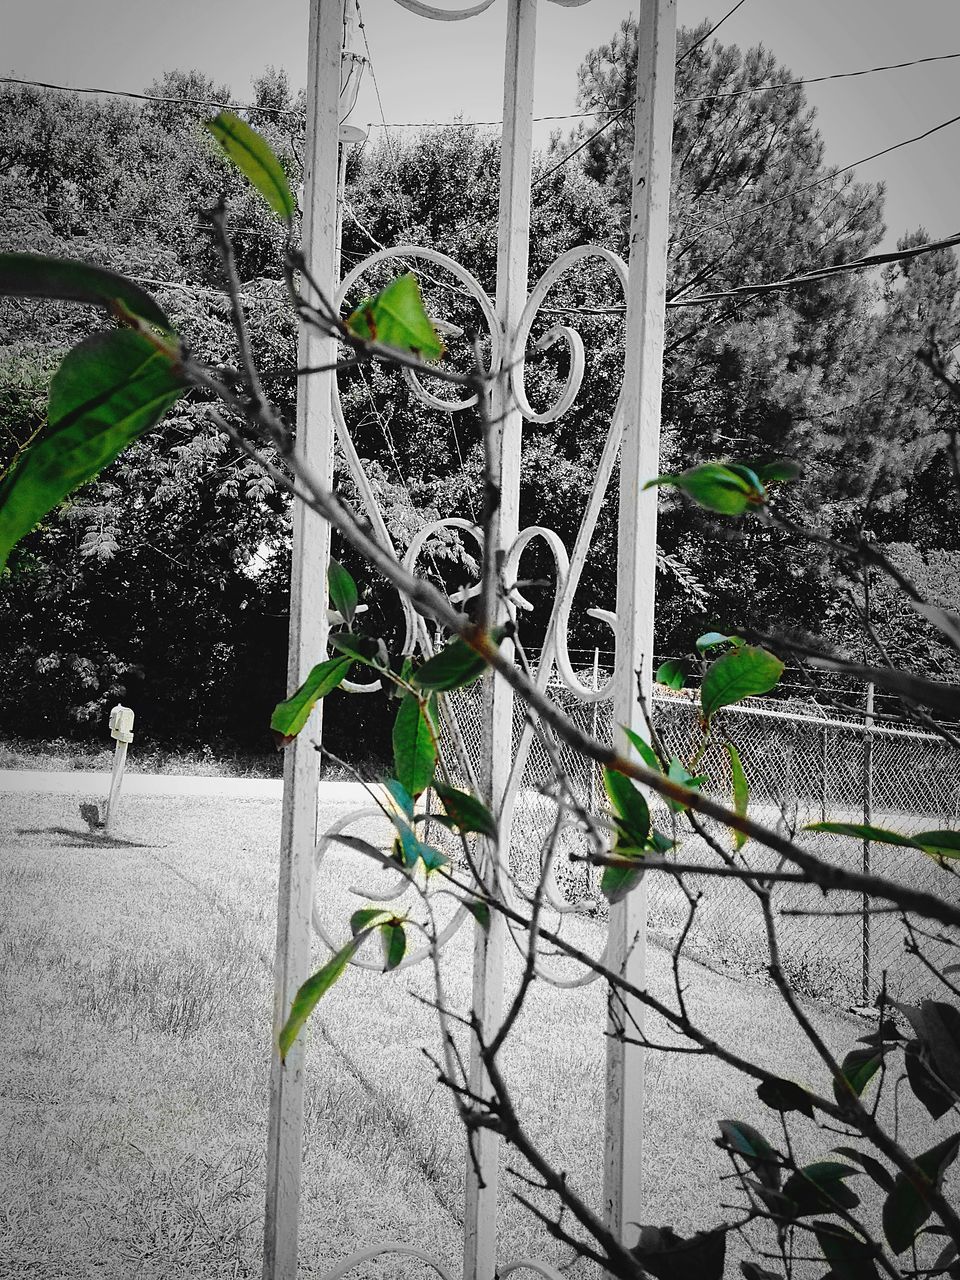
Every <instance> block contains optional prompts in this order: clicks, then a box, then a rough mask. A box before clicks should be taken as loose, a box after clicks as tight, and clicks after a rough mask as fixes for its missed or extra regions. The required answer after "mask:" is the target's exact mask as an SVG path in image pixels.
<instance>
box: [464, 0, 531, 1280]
mask: <svg viewBox="0 0 960 1280" xmlns="http://www.w3.org/2000/svg"><path fill="white" fill-rule="evenodd" d="M536 36H537V0H509V4H508V6H507V38H506V49H505V55H504V92H503V133H502V140H501V151H500V218H499V229H498V245H497V318H498V320H499V322H500V325H501V329H502V332H503V336H504V345H503V350H504V368H503V370H502V371H501V372H502V376H501V377H500V378H498V379H497V381H496V383H495V387H494V392H493V395H492V397H491V411H492V414H493V419H494V423H495V432H496V439H497V444H498V446H499V455H500V482H501V490H500V507H499V511H498V515H497V520H496V527H495V530H494V539H493V541H494V545H493V546H492V547H488V548H486V553H487V555H497V556H498V559H499V558H500V554H501V553H503V552H504V551H506V550H507V549H508V548H509V547H510V545H511V544H512V543H513V541H514V539H515V538H516V536H517V531H518V526H519V519H520V447H521V437H522V430H523V418H522V416H521V414H520V411H519V409H518V408H517V406H516V403H515V401H514V399H513V396H512V394H511V391H510V380H509V363H510V361H511V360H515V359H517V357H518V356H519V355H520V354H521V353H519V352H517V351H514V350H513V346H514V341H515V338H516V334H517V330H518V328H519V324H520V317H521V315H522V314H523V308H524V306H525V305H526V301H527V267H528V259H529V241H530V178H531V172H532V157H533V72H534V61H535V56H536ZM485 683H486V687H485V698H484V703H485V715H484V744H483V745H484V759H483V766H484V767H483V777H484V783H485V786H486V790H487V796H488V799H489V802H490V805H491V810H492V812H493V813H497V814H501V812H502V808H503V799H504V796H505V794H506V789H507V782H508V779H509V776H510V766H511V764H512V761H513V692H512V690H511V689H510V686H509V685H508V684H507V683H506V681H504V680H503V679H502V678H501V677H500V676H494V675H493V674H492V673H491V674H490V675H488V676H487V677H486V682H485ZM503 816H504V817H506V819H507V820H506V821H501V840H500V847H499V853H498V856H499V857H500V858H501V859H505V858H508V857H509V841H510V831H509V815H503ZM503 944H504V930H503V917H502V916H500V915H499V914H498V913H497V912H494V913H493V917H492V920H491V927H490V929H489V930H488V931H484V930H483V929H481V928H479V927H478V928H477V931H476V942H475V949H474V973H473V1001H474V1004H473V1007H474V1013H475V1014H476V1016H477V1018H478V1019H479V1021H480V1026H481V1029H482V1032H483V1034H484V1035H485V1036H486V1037H487V1038H489V1037H490V1036H491V1035H492V1034H493V1033H494V1032H495V1031H496V1028H497V1026H498V1025H499V1023H500V1019H501V1017H502V1012H503ZM470 1077H471V1088H472V1089H473V1090H474V1091H475V1092H478V1091H484V1089H485V1087H486V1084H485V1073H484V1071H483V1067H482V1064H481V1062H480V1059H479V1055H478V1052H477V1047H476V1044H473V1045H472V1046H471V1060H470ZM499 1146H500V1144H499V1139H498V1137H497V1135H496V1134H494V1133H492V1132H490V1130H488V1129H480V1130H478V1131H477V1132H476V1133H475V1134H474V1136H473V1146H472V1149H471V1151H470V1152H468V1159H467V1172H466V1201H465V1206H464V1255H463V1276H464V1280H494V1277H495V1275H496V1268H497V1182H498V1175H499V1160H500V1151H499Z"/></svg>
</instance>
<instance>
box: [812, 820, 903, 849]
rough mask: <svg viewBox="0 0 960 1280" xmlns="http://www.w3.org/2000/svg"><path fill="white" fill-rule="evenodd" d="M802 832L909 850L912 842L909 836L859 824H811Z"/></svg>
mask: <svg viewBox="0 0 960 1280" xmlns="http://www.w3.org/2000/svg"><path fill="white" fill-rule="evenodd" d="M804 831H823V832H826V833H827V834H828V835H833V836H852V837H854V838H855V839H857V840H870V841H871V842H873V843H874V844H895V845H902V846H904V848H911V847H912V846H913V841H912V840H911V839H910V838H909V836H902V835H900V833H899V832H898V831H887V830H886V829H885V828H884V827H871V826H868V825H864V824H862V823H859V822H811V823H810V824H809V825H808V826H805V827H804Z"/></svg>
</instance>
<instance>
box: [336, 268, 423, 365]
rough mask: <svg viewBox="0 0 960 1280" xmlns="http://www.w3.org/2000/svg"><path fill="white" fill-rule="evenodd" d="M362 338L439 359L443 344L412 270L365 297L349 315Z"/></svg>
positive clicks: (348, 325)
mask: <svg viewBox="0 0 960 1280" xmlns="http://www.w3.org/2000/svg"><path fill="white" fill-rule="evenodd" d="M347 328H348V329H350V330H351V331H352V332H353V333H354V334H356V336H357V337H358V338H364V339H365V340H366V341H368V342H379V343H381V344H382V345H383V346H386V347H396V348H397V350H398V351H410V352H412V353H413V354H414V355H417V356H421V357H422V358H423V359H424V360H439V359H440V357H441V356H442V355H443V343H442V342H441V341H440V339H439V337H438V336H437V331H436V329H434V327H433V325H432V324H431V323H430V317H429V316H428V315H427V313H426V311H424V309H423V299H422V298H421V297H420V285H419V284H418V282H417V277H416V276H415V275H414V274H413V272H412V271H408V272H407V274H406V275H403V276H399V277H398V278H397V279H396V280H391V282H390V283H389V284H388V285H387V287H386V288H385V289H381V290H380V292H379V293H378V294H376V296H375V297H373V298H365V299H364V300H363V302H361V303H360V305H359V307H357V309H356V311H354V312H353V314H352V315H351V316H350V317H349V318H348V320H347Z"/></svg>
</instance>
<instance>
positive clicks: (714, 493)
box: [643, 462, 766, 516]
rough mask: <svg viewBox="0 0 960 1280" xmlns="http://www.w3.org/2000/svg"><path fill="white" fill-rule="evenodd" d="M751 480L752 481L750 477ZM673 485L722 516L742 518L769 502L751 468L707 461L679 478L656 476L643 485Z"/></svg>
mask: <svg viewBox="0 0 960 1280" xmlns="http://www.w3.org/2000/svg"><path fill="white" fill-rule="evenodd" d="M751 477H752V478H751ZM655 485H656V486H660V487H663V486H672V487H673V488H676V489H680V490H682V491H683V492H684V493H686V494H687V495H688V496H689V497H691V498H692V499H693V500H694V502H696V503H697V505H698V506H701V507H705V508H706V509H707V510H708V511H716V512H717V513H718V514H719V515H723V516H740V515H743V513H744V512H745V511H747V510H749V508H750V507H755V506H762V505H763V503H764V502H765V501H766V493H765V491H764V488H763V485H762V484H761V483H760V481H759V480H758V479H757V477H756V476H755V475H753V473H752V472H750V470H749V468H748V467H742V466H740V465H739V464H733V465H732V466H724V465H723V463H720V462H704V463H701V464H700V466H697V467H690V468H689V470H687V471H682V472H680V473H679V475H662V476H657V478H656V479H655V480H648V481H647V483H646V484H645V485H644V486H643V487H644V489H649V488H651V487H653V486H655Z"/></svg>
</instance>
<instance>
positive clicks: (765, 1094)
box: [757, 1079, 813, 1120]
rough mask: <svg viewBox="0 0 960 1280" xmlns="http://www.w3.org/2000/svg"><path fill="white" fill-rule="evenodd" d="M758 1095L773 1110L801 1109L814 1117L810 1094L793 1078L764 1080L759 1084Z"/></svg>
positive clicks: (808, 1115)
mask: <svg viewBox="0 0 960 1280" xmlns="http://www.w3.org/2000/svg"><path fill="white" fill-rule="evenodd" d="M757 1097H758V1098H759V1099H760V1101H761V1102H762V1103H763V1104H764V1106H766V1107H769V1108H770V1109H771V1110H772V1111H779V1112H787V1111H799V1112H800V1114H801V1115H804V1116H807V1117H808V1118H809V1119H811V1120H812V1119H813V1102H812V1101H811V1099H810V1094H809V1093H808V1092H807V1090H806V1089H804V1088H802V1087H801V1086H800V1085H798V1084H795V1083H794V1082H793V1081H792V1080H783V1079H776V1080H764V1081H763V1082H762V1083H761V1084H759V1085H758V1086H757Z"/></svg>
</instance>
